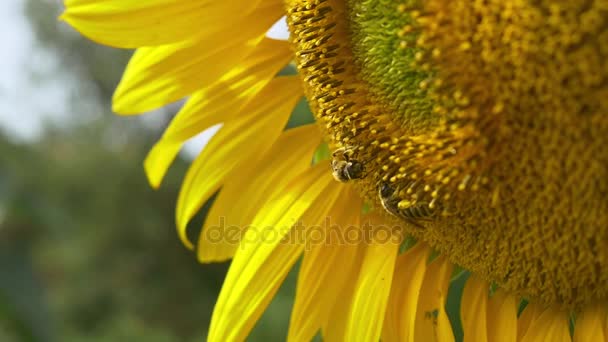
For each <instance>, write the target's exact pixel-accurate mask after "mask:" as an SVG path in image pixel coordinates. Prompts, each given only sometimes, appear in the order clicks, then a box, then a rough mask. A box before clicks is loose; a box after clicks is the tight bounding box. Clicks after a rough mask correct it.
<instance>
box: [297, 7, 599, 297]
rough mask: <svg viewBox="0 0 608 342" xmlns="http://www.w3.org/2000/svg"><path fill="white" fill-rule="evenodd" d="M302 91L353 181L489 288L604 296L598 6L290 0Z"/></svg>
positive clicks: (542, 294) (550, 294)
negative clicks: (350, 165)
mask: <svg viewBox="0 0 608 342" xmlns="http://www.w3.org/2000/svg"><path fill="white" fill-rule="evenodd" d="M288 7H289V10H290V12H289V13H290V15H289V23H290V27H291V30H292V34H293V35H292V42H293V44H294V45H295V46H296V50H297V53H296V60H297V63H298V66H299V70H300V72H301V74H302V77H303V80H304V82H305V84H306V90H305V91H306V92H307V95H308V98H309V99H310V100H311V102H312V104H313V107H314V111H315V113H316V115H317V119H318V120H319V122H320V123H321V124H322V125H323V128H324V130H325V132H326V135H327V137H328V139H329V141H330V144H331V145H332V146H334V147H336V148H337V147H345V146H349V148H351V149H352V150H354V151H355V153H356V155H357V157H356V158H357V160H359V161H364V164H365V168H366V169H367V175H366V177H364V178H362V179H360V180H359V179H357V180H354V181H355V182H356V183H357V186H358V187H359V189H360V190H361V193H362V194H363V195H364V196H365V197H366V198H367V199H368V201H370V202H372V203H375V205H376V207H384V208H385V209H386V211H387V212H389V213H391V214H393V215H394V216H395V217H397V218H398V219H401V220H402V221H403V223H404V227H405V229H407V230H408V232H409V233H411V234H413V235H415V236H417V237H419V238H422V239H424V240H425V241H428V242H429V243H430V244H431V245H433V246H434V247H435V248H437V249H438V250H439V251H441V252H442V253H445V254H446V255H448V256H449V257H450V259H451V260H452V261H454V262H456V263H457V264H460V265H462V266H464V267H466V268H467V269H470V270H472V271H474V272H475V273H476V274H479V275H481V276H482V277H484V278H486V279H488V280H490V281H493V282H495V283H497V284H499V285H500V286H501V287H502V288H505V289H507V290H510V291H513V292H515V293H518V294H520V295H524V296H528V297H530V298H535V299H540V300H542V301H544V302H550V303H555V302H558V303H561V304H563V305H565V306H568V307H576V306H580V305H583V304H586V303H590V302H592V301H595V300H599V299H605V298H606V297H607V296H608V248H606V246H607V243H608V228H607V224H608V196H607V195H608V154H607V153H606V152H605V151H606V148H605V146H606V144H607V143H608V116H606V113H607V112H608V64H607V63H606V62H605V61H606V60H607V57H608V40H607V39H608V31H607V30H605V23H604V16H603V15H602V13H604V12H605V11H606V8H605V5H602V4H601V3H599V2H593V3H592V4H590V3H589V2H586V1H574V2H569V3H568V4H565V3H561V2H556V1H539V2H535V3H530V2H526V1H503V2H490V3H485V2H471V1H444V0H430V1H401V2H390V1H380V0H365V1H363V0H351V1H348V2H346V3H343V2H341V1H332V0H327V1H322V0H311V1H292V2H290V5H289V6H288Z"/></svg>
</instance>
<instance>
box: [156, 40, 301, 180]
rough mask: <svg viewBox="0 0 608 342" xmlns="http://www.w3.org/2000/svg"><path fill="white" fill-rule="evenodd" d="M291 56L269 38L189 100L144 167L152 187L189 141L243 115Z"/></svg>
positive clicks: (283, 44)
mask: <svg viewBox="0 0 608 342" xmlns="http://www.w3.org/2000/svg"><path fill="white" fill-rule="evenodd" d="M290 56H291V50H290V49H289V45H288V43H287V42H282V41H276V40H271V39H265V40H264V41H262V43H261V44H260V46H258V48H256V50H255V51H254V52H253V53H252V54H251V55H250V56H248V57H247V58H246V59H244V60H243V61H242V62H241V63H239V64H238V65H237V66H235V67H234V68H233V69H232V70H231V71H230V72H229V73H227V74H226V75H225V76H224V77H222V79H221V80H220V81H219V82H216V83H214V84H213V85H210V86H208V87H205V88H204V89H203V90H201V91H199V92H197V93H195V94H194V95H193V96H192V97H191V98H190V99H188V101H187V102H186V104H185V105H184V107H183V108H182V109H181V110H180V111H179V113H178V114H177V115H176V116H175V117H174V118H173V120H171V124H170V125H169V127H168V128H167V130H166V131H165V133H164V135H163V137H162V139H161V140H160V141H159V142H158V143H156V145H154V147H153V148H152V150H151V151H150V153H149V154H148V156H147V158H146V161H145V163H144V167H145V170H146V175H147V176H148V181H149V182H150V185H151V186H152V187H153V188H158V187H159V186H160V183H161V181H162V179H163V177H164V175H165V174H166V172H167V169H168V168H169V166H170V165H171V163H172V162H173V160H174V159H175V157H176V156H177V153H178V152H179V151H180V149H181V147H182V146H183V143H184V142H185V141H187V140H188V139H190V138H191V137H193V136H195V135H197V134H198V133H200V132H202V131H204V130H205V129H208V128H209V127H211V126H213V125H215V124H219V123H221V122H225V121H227V120H230V119H231V118H233V117H235V116H239V114H240V115H243V114H241V111H242V109H243V106H245V105H246V104H247V103H249V102H250V101H251V100H252V99H253V98H254V97H255V96H258V95H259V93H260V91H261V90H262V89H263V88H264V87H265V86H266V85H267V84H268V82H270V80H272V79H273V77H274V76H275V75H276V73H277V72H278V71H279V70H280V69H281V68H282V67H283V66H284V65H285V64H286V63H287V61H288V60H289V58H290Z"/></svg>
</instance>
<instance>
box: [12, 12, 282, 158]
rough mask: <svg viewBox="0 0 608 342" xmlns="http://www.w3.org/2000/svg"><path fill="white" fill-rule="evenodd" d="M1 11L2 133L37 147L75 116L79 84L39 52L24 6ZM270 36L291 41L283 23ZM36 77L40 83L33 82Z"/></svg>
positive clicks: (191, 145) (190, 153) (191, 151)
mask: <svg viewBox="0 0 608 342" xmlns="http://www.w3.org/2000/svg"><path fill="white" fill-rule="evenodd" d="M2 5H3V6H2V11H0V44H2V46H3V47H4V49H3V51H2V53H1V54H2V55H1V61H2V63H0V129H1V130H2V131H4V132H5V133H7V134H8V135H9V137H10V138H12V140H14V141H15V142H28V141H33V140H35V139H36V138H37V137H38V136H39V134H40V133H41V131H42V128H43V127H44V123H45V121H51V122H53V123H54V124H57V125H61V123H62V122H67V120H69V119H70V117H73V116H74V115H76V114H75V113H69V112H70V97H71V96H74V94H75V93H78V91H79V89H75V87H76V86H77V85H78V84H79V83H78V82H77V80H76V79H75V76H74V75H70V73H69V72H65V70H60V69H61V68H60V63H59V61H58V60H57V57H56V56H55V55H53V54H52V53H49V52H47V51H45V50H44V49H43V48H41V47H38V46H36V44H35V37H34V34H33V32H32V30H31V29H30V27H29V24H28V22H27V19H26V18H25V16H24V14H23V8H22V6H23V1H22V0H2ZM268 36H269V37H271V38H274V39H287V37H288V32H287V24H286V22H285V18H282V19H281V20H279V21H278V22H277V23H276V24H275V25H274V26H273V27H272V28H271V29H270V31H269V32H268ZM32 74H37V75H40V76H41V77H39V79H34V77H32V76H31V75H32ZM41 80H43V81H41ZM92 110H96V109H92ZM151 116H152V115H151ZM145 117H146V116H145V115H144V116H143V118H144V120H146V119H145ZM150 119H152V118H151V117H150ZM218 129H219V127H217V126H214V127H211V128H210V129H208V130H207V131H205V132H203V133H201V134H200V135H199V136H197V137H195V138H193V139H192V140H191V141H189V142H188V143H187V145H186V147H185V150H184V152H185V155H186V157H189V158H193V157H194V156H196V155H197V154H198V152H199V151H200V150H201V149H202V148H203V147H204V146H205V144H206V143H207V141H209V139H210V138H211V137H212V136H213V135H214V134H215V132H217V130H218Z"/></svg>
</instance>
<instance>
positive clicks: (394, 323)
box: [382, 242, 431, 342]
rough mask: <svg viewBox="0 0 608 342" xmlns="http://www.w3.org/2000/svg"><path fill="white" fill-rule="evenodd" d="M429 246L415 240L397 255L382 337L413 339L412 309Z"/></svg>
mask: <svg viewBox="0 0 608 342" xmlns="http://www.w3.org/2000/svg"><path fill="white" fill-rule="evenodd" d="M430 251H431V250H430V248H429V247H428V246H427V245H426V244H424V243H421V242H419V243H417V244H416V245H415V246H414V247H412V248H410V249H409V250H407V251H406V252H405V253H403V254H401V255H400V256H399V257H398V258H397V262H396V265H395V275H394V278H393V284H394V285H393V287H392V289H391V295H390V297H389V303H388V307H387V310H386V318H385V321H384V328H383V331H382V340H383V341H387V342H393V341H394V342H398V341H410V342H411V341H414V327H415V322H416V310H417V309H418V299H419V297H420V289H421V287H422V281H423V280H424V274H425V272H426V267H427V260H428V258H429V254H430Z"/></svg>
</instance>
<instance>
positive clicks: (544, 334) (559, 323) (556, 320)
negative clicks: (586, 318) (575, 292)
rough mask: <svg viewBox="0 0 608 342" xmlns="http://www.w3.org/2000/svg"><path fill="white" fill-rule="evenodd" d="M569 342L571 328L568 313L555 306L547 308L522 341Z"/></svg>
mask: <svg viewBox="0 0 608 342" xmlns="http://www.w3.org/2000/svg"><path fill="white" fill-rule="evenodd" d="M541 341H543V342H544V341H552V342H568V341H571V338H570V328H569V322H568V314H567V313H566V312H564V311H561V310H559V309H555V308H548V309H546V310H545V311H544V312H543V313H542V314H541V315H540V316H539V317H538V319H536V320H534V321H533V322H532V323H531V324H530V327H529V328H528V330H527V331H526V334H525V335H524V337H523V338H522V342H541Z"/></svg>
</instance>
